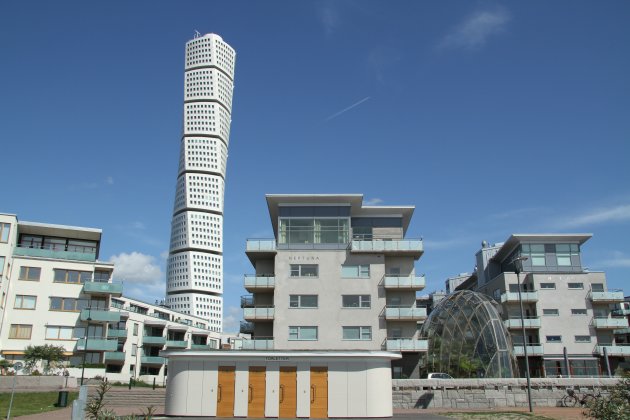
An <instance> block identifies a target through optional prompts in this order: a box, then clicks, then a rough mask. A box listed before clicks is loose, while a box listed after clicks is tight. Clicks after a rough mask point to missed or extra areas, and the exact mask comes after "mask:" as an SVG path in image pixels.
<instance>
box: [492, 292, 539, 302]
mask: <svg viewBox="0 0 630 420" xmlns="http://www.w3.org/2000/svg"><path fill="white" fill-rule="evenodd" d="M521 298H522V299H523V302H538V291H527V292H521ZM505 302H510V303H518V302H519V299H518V292H505V293H502V294H501V303H505Z"/></svg>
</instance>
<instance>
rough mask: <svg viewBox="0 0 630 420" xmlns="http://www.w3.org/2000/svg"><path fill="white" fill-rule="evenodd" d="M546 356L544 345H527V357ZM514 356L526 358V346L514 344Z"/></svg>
mask: <svg viewBox="0 0 630 420" xmlns="http://www.w3.org/2000/svg"><path fill="white" fill-rule="evenodd" d="M543 354H545V348H544V347H543V345H542V344H528V345H527V356H542V355H543ZM514 355H515V356H525V349H524V346H522V345H518V344H514Z"/></svg>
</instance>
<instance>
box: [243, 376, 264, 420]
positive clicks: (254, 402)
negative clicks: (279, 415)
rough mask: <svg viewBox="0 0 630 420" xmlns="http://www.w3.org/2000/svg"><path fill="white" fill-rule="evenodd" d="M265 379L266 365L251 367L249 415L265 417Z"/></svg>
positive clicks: (248, 397)
mask: <svg viewBox="0 0 630 420" xmlns="http://www.w3.org/2000/svg"><path fill="white" fill-rule="evenodd" d="M266 392H267V384H266V381H265V367H264V366H250V367H249V389H248V391H247V393H248V394H247V417H265V393H266Z"/></svg>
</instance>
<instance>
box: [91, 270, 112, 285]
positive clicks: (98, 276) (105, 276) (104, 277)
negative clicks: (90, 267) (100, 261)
mask: <svg viewBox="0 0 630 420" xmlns="http://www.w3.org/2000/svg"><path fill="white" fill-rule="evenodd" d="M110 274H111V273H110V272H109V271H99V270H96V271H94V281H95V282H98V283H108V282H109V276H110Z"/></svg>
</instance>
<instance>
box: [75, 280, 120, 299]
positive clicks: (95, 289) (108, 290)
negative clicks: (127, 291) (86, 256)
mask: <svg viewBox="0 0 630 420" xmlns="http://www.w3.org/2000/svg"><path fill="white" fill-rule="evenodd" d="M122 292H123V285H122V283H101V282H97V281H88V282H85V283H83V293H86V294H108V295H113V296H121V295H122Z"/></svg>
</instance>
